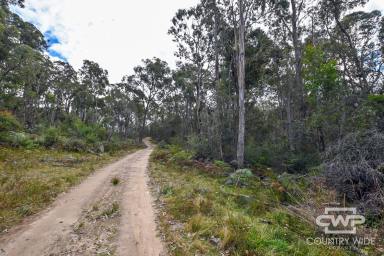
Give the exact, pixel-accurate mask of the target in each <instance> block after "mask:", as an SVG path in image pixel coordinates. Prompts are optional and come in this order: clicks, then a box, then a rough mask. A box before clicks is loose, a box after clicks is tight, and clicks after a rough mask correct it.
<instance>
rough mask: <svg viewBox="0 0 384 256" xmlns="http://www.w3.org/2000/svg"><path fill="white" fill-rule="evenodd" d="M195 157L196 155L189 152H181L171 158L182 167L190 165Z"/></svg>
mask: <svg viewBox="0 0 384 256" xmlns="http://www.w3.org/2000/svg"><path fill="white" fill-rule="evenodd" d="M193 156H194V154H193V153H191V152H189V151H185V150H180V151H178V152H176V153H175V154H174V155H173V156H172V157H171V161H173V162H176V163H178V164H180V165H188V164H190V163H191V160H192V158H193Z"/></svg>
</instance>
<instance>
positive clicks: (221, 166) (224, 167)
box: [213, 160, 232, 173]
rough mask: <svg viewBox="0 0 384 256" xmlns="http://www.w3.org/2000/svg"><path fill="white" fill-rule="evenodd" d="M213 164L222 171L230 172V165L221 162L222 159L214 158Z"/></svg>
mask: <svg viewBox="0 0 384 256" xmlns="http://www.w3.org/2000/svg"><path fill="white" fill-rule="evenodd" d="M213 164H214V165H215V166H216V167H217V168H219V169H221V170H223V172H224V173H226V172H230V171H231V170H232V167H231V166H230V165H229V164H227V163H226V162H223V161H219V160H215V161H214V162H213Z"/></svg>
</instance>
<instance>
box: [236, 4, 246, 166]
mask: <svg viewBox="0 0 384 256" xmlns="http://www.w3.org/2000/svg"><path fill="white" fill-rule="evenodd" d="M239 11H240V24H239V55H238V86H239V132H238V140H237V163H238V167H239V168H242V167H244V137H245V104H244V91H245V42H244V41H245V20H244V5H243V0H239Z"/></svg>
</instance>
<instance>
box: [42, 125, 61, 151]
mask: <svg viewBox="0 0 384 256" xmlns="http://www.w3.org/2000/svg"><path fill="white" fill-rule="evenodd" d="M60 141H62V139H61V138H60V131H59V130H58V129H56V128H54V127H49V128H48V129H46V130H45V131H44V132H43V135H42V141H41V143H42V145H43V146H45V147H47V148H48V147H53V146H55V145H57V144H59V142H60Z"/></svg>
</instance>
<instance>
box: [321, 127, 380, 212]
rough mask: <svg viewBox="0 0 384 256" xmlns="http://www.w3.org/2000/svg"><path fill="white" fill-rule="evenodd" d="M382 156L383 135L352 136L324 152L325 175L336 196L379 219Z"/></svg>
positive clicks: (373, 133)
mask: <svg viewBox="0 0 384 256" xmlns="http://www.w3.org/2000/svg"><path fill="white" fill-rule="evenodd" d="M383 157H384V134H383V133H381V132H378V131H374V130H373V131H367V132H360V133H352V134H349V135H348V136H346V137H345V138H344V139H343V140H341V141H339V142H338V143H336V144H335V145H333V146H332V147H330V148H329V149H328V151H327V152H326V155H325V164H324V168H325V175H326V177H327V180H328V182H329V184H330V185H331V186H333V187H335V188H336V189H337V191H338V192H339V193H340V195H343V196H345V198H346V199H348V200H349V201H351V202H355V203H357V204H358V205H359V206H360V208H361V210H363V211H364V212H365V213H366V214H367V215H373V216H375V217H383V216H382V214H383V213H382V209H383V207H384V193H383V186H384V173H383V171H382V168H383V165H384V159H383Z"/></svg>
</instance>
